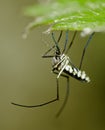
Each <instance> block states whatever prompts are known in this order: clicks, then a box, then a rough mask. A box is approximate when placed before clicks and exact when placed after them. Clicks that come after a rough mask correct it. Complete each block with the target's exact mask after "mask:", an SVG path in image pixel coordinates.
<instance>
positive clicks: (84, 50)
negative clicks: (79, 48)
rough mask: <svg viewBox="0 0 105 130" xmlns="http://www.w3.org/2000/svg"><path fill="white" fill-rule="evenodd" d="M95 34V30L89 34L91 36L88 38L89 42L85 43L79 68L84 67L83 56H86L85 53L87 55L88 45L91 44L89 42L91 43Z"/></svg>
mask: <svg viewBox="0 0 105 130" xmlns="http://www.w3.org/2000/svg"><path fill="white" fill-rule="evenodd" d="M94 34H95V32H93V33H92V34H91V35H90V36H89V38H88V40H87V42H86V44H85V47H84V49H83V53H82V57H81V60H80V66H79V69H81V67H82V63H83V58H84V55H85V52H86V49H87V47H88V45H89V43H90V41H91V39H92V37H93V35H94Z"/></svg>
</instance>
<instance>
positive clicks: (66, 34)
mask: <svg viewBox="0 0 105 130" xmlns="http://www.w3.org/2000/svg"><path fill="white" fill-rule="evenodd" d="M68 32H69V31H68V30H67V31H66V40H65V44H64V49H63V51H62V53H64V52H65V50H66V45H67V42H68Z"/></svg>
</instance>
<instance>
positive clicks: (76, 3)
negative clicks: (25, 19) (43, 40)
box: [24, 0, 105, 32]
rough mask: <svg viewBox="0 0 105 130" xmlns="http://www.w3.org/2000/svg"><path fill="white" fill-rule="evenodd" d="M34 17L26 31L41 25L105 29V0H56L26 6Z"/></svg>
mask: <svg viewBox="0 0 105 130" xmlns="http://www.w3.org/2000/svg"><path fill="white" fill-rule="evenodd" d="M24 12H25V15H27V16H30V17H34V18H35V20H34V21H32V22H31V23H30V24H29V25H28V26H27V28H26V31H29V30H30V29H33V28H35V27H37V26H41V25H49V28H48V31H51V30H78V31H80V30H82V31H83V30H87V31H90V32H93V31H95V32H101V31H105V0H85V1H84V0H56V1H54V0H53V2H52V1H51V2H49V3H43V4H37V5H32V6H29V7H27V8H25V11H24Z"/></svg>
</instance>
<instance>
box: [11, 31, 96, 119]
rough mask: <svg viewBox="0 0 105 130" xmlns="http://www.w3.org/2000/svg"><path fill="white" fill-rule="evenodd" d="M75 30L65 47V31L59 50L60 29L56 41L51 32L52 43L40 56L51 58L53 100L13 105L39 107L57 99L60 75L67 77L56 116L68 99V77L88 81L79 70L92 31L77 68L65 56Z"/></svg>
mask: <svg viewBox="0 0 105 130" xmlns="http://www.w3.org/2000/svg"><path fill="white" fill-rule="evenodd" d="M76 34H77V31H75V32H74V35H73V37H72V40H71V42H70V44H69V45H68V48H67V43H68V31H66V39H65V43H64V49H63V50H62V52H61V50H60V47H59V45H58V43H59V41H60V39H61V37H62V31H61V32H60V34H59V37H58V40H57V41H56V39H55V36H54V33H53V32H52V33H51V35H52V39H53V41H54V45H53V46H52V47H51V48H50V49H49V50H48V51H47V52H45V54H44V55H43V56H42V57H43V58H52V72H53V73H54V74H57V78H56V82H57V94H56V98H54V99H53V100H50V101H47V102H44V103H42V104H38V105H33V106H28V105H21V104H17V103H13V102H12V104H13V105H17V106H21V107H27V108H33V107H41V106H45V105H47V104H50V103H52V102H55V101H58V100H59V82H58V79H59V77H60V76H62V77H64V78H66V79H67V86H66V95H65V99H64V102H63V104H62V106H61V108H60V110H59V111H58V113H57V115H56V116H57V117H58V116H59V115H60V114H61V112H62V111H63V109H64V107H65V105H66V103H67V100H68V96H69V77H70V76H71V77H73V78H75V79H77V80H79V81H81V82H86V83H88V82H90V78H89V77H88V76H87V74H86V73H85V71H81V67H82V63H83V59H84V55H85V52H86V49H87V47H88V45H89V43H90V40H91V39H92V37H93V35H94V32H93V33H92V34H91V35H90V36H89V38H88V40H87V42H86V44H85V46H84V49H83V52H82V57H81V60H80V65H79V68H77V67H76V66H75V65H74V64H73V63H72V61H71V59H70V58H69V56H67V53H68V51H69V50H70V48H71V46H72V44H73V42H74V39H75V37H76ZM53 49H55V53H54V54H53V55H48V53H49V52H50V51H51V50H53Z"/></svg>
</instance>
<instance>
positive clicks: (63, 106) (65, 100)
mask: <svg viewBox="0 0 105 130" xmlns="http://www.w3.org/2000/svg"><path fill="white" fill-rule="evenodd" d="M54 74H58V73H57V72H54ZM61 76H62V77H64V78H66V79H67V88H66V96H65V99H64V102H63V104H62V106H61V108H60V109H59V111H58V113H57V114H56V117H59V116H60V114H61V113H62V111H63V109H64V108H65V106H66V103H67V100H68V97H69V76H67V75H64V74H61Z"/></svg>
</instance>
